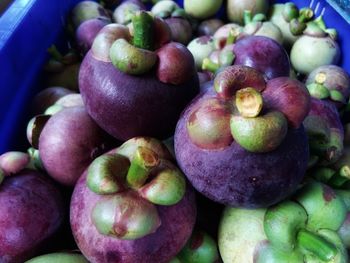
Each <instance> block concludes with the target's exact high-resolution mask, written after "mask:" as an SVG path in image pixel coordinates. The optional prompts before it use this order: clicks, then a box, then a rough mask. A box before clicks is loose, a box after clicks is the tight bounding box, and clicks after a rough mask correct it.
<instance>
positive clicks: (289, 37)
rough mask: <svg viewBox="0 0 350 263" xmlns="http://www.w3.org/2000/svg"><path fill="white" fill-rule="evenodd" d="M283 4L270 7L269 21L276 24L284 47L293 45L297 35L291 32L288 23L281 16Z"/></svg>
mask: <svg viewBox="0 0 350 263" xmlns="http://www.w3.org/2000/svg"><path fill="white" fill-rule="evenodd" d="M283 10H284V4H274V5H273V6H272V7H271V9H270V14H269V16H270V21H271V22H272V23H274V24H275V25H276V26H278V27H279V28H280V30H281V33H282V35H283V45H284V46H285V47H286V48H288V49H289V48H290V47H291V46H293V44H294V42H295V41H296V40H297V39H298V37H299V36H295V35H293V34H292V32H291V31H290V28H289V23H288V22H287V21H286V20H285V19H284V17H283Z"/></svg>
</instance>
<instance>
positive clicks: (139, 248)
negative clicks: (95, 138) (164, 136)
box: [70, 137, 196, 263]
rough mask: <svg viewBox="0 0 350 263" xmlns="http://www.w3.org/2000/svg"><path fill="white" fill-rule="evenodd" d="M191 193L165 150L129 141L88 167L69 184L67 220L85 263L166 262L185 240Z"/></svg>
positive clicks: (191, 216)
mask: <svg viewBox="0 0 350 263" xmlns="http://www.w3.org/2000/svg"><path fill="white" fill-rule="evenodd" d="M195 219H196V206H195V198H194V191H193V190H192V188H191V186H190V185H189V184H188V183H186V180H185V177H184V176H183V174H182V173H181V171H180V170H179V169H178V168H177V167H176V166H175V165H174V164H173V159H172V157H171V154H170V152H169V151H168V150H167V148H166V146H165V145H164V144H162V143H161V142H160V141H158V140H156V139H152V138H146V137H138V138H133V139H130V140H129V141H127V142H125V143H124V144H123V145H122V146H120V147H119V148H117V149H114V150H112V151H110V152H108V153H107V154H104V155H102V156H100V157H98V158H97V159H95V160H94V162H93V163H92V164H91V165H90V166H89V167H88V169H87V170H86V171H85V172H84V173H83V174H82V176H81V178H80V179H79V181H78V183H77V184H76V186H75V189H74V192H73V196H72V201H71V210H70V222H71V228H72V231H73V235H74V237H75V240H76V242H77V245H78V247H79V249H80V250H81V252H82V253H83V254H84V256H85V257H86V258H87V259H88V260H89V261H90V262H99V263H110V262H123V263H134V262H144V263H153V262H158V263H163V262H164V263H166V262H169V261H170V260H171V259H172V258H173V257H175V256H176V254H177V253H178V252H179V251H180V250H181V248H182V247H183V246H184V245H185V243H186V242H187V240H188V239H189V238H190V236H191V233H192V230H193V227H194V223H195Z"/></svg>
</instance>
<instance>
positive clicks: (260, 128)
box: [175, 65, 310, 207]
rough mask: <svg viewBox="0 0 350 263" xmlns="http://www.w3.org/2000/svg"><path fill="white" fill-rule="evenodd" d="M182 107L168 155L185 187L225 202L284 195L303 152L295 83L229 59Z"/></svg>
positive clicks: (264, 201)
mask: <svg viewBox="0 0 350 263" xmlns="http://www.w3.org/2000/svg"><path fill="white" fill-rule="evenodd" d="M211 86H212V87H211V88H210V89H209V90H208V91H207V92H205V93H204V94H201V95H199V96H198V97H197V98H196V99H195V100H193V101H192V102H191V104H190V105H189V106H188V107H187V109H186V110H185V111H184V112H183V114H182V116H181V118H180V120H179V122H178V124H177V128H176V132H175V153H176V158H177V161H178V163H179V166H180V168H181V169H182V171H183V172H184V173H185V175H186V176H187V178H188V179H189V180H190V182H191V183H192V185H193V186H194V187H195V188H196V189H197V190H198V191H199V192H201V193H202V194H204V195H205V196H207V197H208V198H210V199H212V200H214V201H216V202H219V203H222V204H226V205H230V206H244V207H263V206H267V205H271V204H274V203H276V202H278V201H280V200H282V199H283V198H285V197H287V196H288V195H290V194H291V193H292V192H293V191H294V190H295V189H296V187H297V186H298V184H299V183H300V181H301V180H302V179H303V177H304V174H305V171H306V168H307V162H308V157H309V151H308V142H307V136H306V133H305V132H304V128H303V126H302V121H303V120H304V118H305V117H306V115H307V114H308V110H309V109H310V95H309V93H308V92H307V89H306V87H305V86H304V84H303V83H301V82H299V81H297V80H292V79H289V78H287V77H281V78H276V79H272V80H269V81H268V82H267V83H266V81H265V78H264V76H263V74H261V73H260V72H259V71H258V70H256V69H254V68H250V67H247V66H242V65H234V66H230V67H227V68H225V69H223V70H222V71H221V72H220V73H218V74H217V76H216V77H215V80H214V83H213V84H211Z"/></svg>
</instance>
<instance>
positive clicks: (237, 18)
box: [227, 0, 269, 24]
mask: <svg viewBox="0 0 350 263" xmlns="http://www.w3.org/2000/svg"><path fill="white" fill-rule="evenodd" d="M268 8H269V1H268V0H249V1H248V0H246V1H241V0H228V1H227V16H228V19H229V20H230V21H232V22H236V23H239V24H243V11H244V10H251V11H252V15H253V16H254V15H255V14H257V13H264V14H266V13H267V10H268Z"/></svg>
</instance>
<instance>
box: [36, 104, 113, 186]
mask: <svg viewBox="0 0 350 263" xmlns="http://www.w3.org/2000/svg"><path fill="white" fill-rule="evenodd" d="M111 142H112V140H111V138H110V137H109V136H108V135H107V134H106V133H105V132H104V131H103V130H102V129H101V128H100V127H98V126H97V124H96V123H95V122H94V121H93V120H92V119H91V118H90V116H89V115H88V114H87V112H86V110H85V109H84V107H72V108H66V109H63V110H62V111H60V112H58V113H57V114H55V115H53V116H52V117H51V118H50V119H49V121H48V122H47V123H46V125H45V127H44V129H43V130H42V132H41V134H40V137H39V152H40V157H41V159H42V162H43V164H44V167H45V169H46V171H47V172H48V174H49V175H50V176H51V177H53V178H54V179H55V180H57V181H58V182H60V183H62V184H64V185H67V186H74V184H75V182H76V181H77V180H78V178H79V177H80V175H81V173H82V172H83V171H84V170H85V168H86V167H87V166H88V165H89V164H90V163H91V162H92V160H93V159H94V158H95V157H97V156H98V155H100V154H102V153H103V152H104V151H106V150H108V147H110V148H111V147H112V146H113V145H112V144H111Z"/></svg>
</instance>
